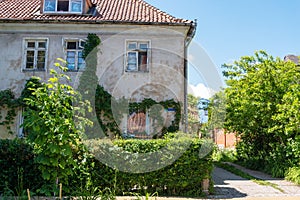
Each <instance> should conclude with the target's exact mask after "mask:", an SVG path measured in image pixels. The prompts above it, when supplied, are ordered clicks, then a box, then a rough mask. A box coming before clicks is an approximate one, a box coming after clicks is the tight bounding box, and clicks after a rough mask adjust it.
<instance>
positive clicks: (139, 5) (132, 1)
mask: <svg viewBox="0 0 300 200" xmlns="http://www.w3.org/2000/svg"><path fill="white" fill-rule="evenodd" d="M92 2H93V3H94V4H95V5H96V9H97V12H98V15H96V16H91V15H75V14H73V15H71V14H70V15H66V14H62V15H53V14H52V15H50V14H41V13H40V6H41V0H0V20H1V21H3V20H4V21H6V20H7V21H27V20H28V21H55V22H56V21H61V22H73V21H77V22H78V21H82V22H98V23H101V22H115V23H124V22H127V23H171V24H192V23H193V22H192V21H190V20H185V19H179V18H175V17H173V16H171V15H169V14H167V13H165V12H163V11H161V10H159V9H157V8H155V7H153V6H151V5H150V4H148V3H147V2H145V1H143V0H93V1H92Z"/></svg>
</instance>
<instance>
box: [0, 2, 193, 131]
mask: <svg viewBox="0 0 300 200" xmlns="http://www.w3.org/2000/svg"><path fill="white" fill-rule="evenodd" d="M194 32H195V23H194V22H193V21H189V20H184V19H178V18H175V17H173V16H171V15H169V14H167V13H165V12H162V11H161V10H159V9H157V8H155V7H153V6H151V5H149V4H148V3H146V2H145V1H143V0H0V45H1V47H2V50H1V51H0V58H1V59H0V67H1V73H0V90H5V89H11V90H12V91H13V93H14V94H15V96H19V95H20V93H21V91H22V89H23V88H24V84H25V82H26V80H27V79H29V78H30V77H31V76H33V75H35V76H39V77H41V78H42V80H46V79H47V76H48V71H49V69H50V68H52V67H53V64H54V62H56V59H57V58H63V59H65V60H67V61H68V64H67V67H68V68H69V72H68V74H69V75H70V76H71V77H72V79H73V80H74V81H76V80H78V77H79V76H80V74H81V73H82V71H83V70H84V66H85V65H84V60H83V59H82V58H81V56H82V54H81V52H82V48H83V44H84V41H85V39H86V37H87V35H88V33H95V34H97V35H98V36H99V37H100V38H101V40H102V43H101V45H100V46H99V49H100V51H99V54H98V63H99V64H98V67H97V76H98V78H99V84H100V85H102V86H103V87H104V88H105V89H106V90H108V91H109V92H110V93H111V94H113V95H114V96H115V97H125V98H128V99H131V100H132V101H141V100H143V99H144V98H152V99H154V100H156V101H162V100H167V99H172V98H173V99H175V100H176V101H179V102H180V103H181V104H182V105H183V109H182V110H183V111H182V112H183V114H184V113H185V112H186V93H187V83H186V76H187V72H186V70H187V63H186V60H185V58H186V55H187V47H188V44H189V42H190V41H191V39H192V38H193V36H194ZM21 115H22V114H21V112H19V116H18V117H17V118H16V123H15V124H16V126H15V128H14V129H13V131H14V132H16V133H17V132H18V131H19V128H18V127H19V124H20V120H19V119H21ZM183 116H184V115H183ZM183 124H184V120H182V129H184V125H183ZM0 131H1V132H4V130H3V127H1V126H0Z"/></svg>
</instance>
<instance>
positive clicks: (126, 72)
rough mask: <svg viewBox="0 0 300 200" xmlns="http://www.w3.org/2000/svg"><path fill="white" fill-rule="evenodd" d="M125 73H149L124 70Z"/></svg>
mask: <svg viewBox="0 0 300 200" xmlns="http://www.w3.org/2000/svg"><path fill="white" fill-rule="evenodd" d="M125 72H126V73H141V74H142V73H149V70H147V71H130V70H125Z"/></svg>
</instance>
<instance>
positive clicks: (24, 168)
mask: <svg viewBox="0 0 300 200" xmlns="http://www.w3.org/2000/svg"><path fill="white" fill-rule="evenodd" d="M0 166H1V170H0V194H1V193H3V191H4V190H7V189H10V190H13V192H14V195H16V196H17V193H19V192H22V191H21V190H26V189H27V188H30V189H32V190H35V189H37V188H38V187H40V186H41V184H42V182H43V181H42V176H41V173H40V171H39V170H38V168H37V165H36V164H35V163H34V154H33V149H32V147H31V146H30V145H29V144H27V143H26V142H25V140H22V139H14V140H8V139H6V140H0Z"/></svg>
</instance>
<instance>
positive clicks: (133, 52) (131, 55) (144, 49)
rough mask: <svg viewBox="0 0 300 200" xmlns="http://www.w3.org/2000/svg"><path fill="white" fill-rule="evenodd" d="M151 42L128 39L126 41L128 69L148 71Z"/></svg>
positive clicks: (128, 70)
mask: <svg viewBox="0 0 300 200" xmlns="http://www.w3.org/2000/svg"><path fill="white" fill-rule="evenodd" d="M148 60H149V42H147V41H127V42H126V66H125V67H126V69H125V70H126V71H127V72H148V70H149V69H148V67H149V66H148V65H149V63H148Z"/></svg>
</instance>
